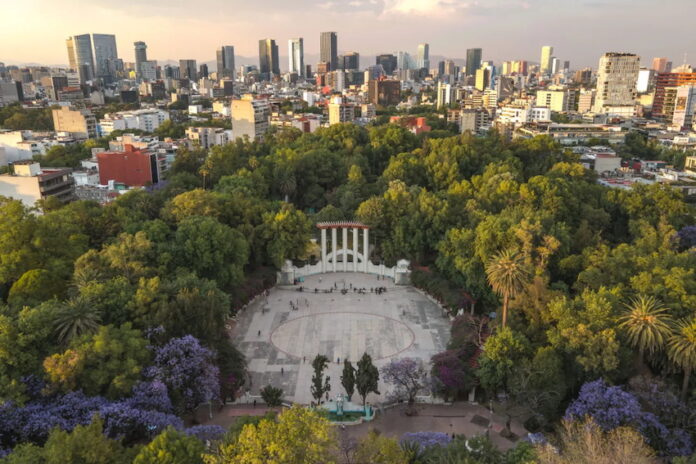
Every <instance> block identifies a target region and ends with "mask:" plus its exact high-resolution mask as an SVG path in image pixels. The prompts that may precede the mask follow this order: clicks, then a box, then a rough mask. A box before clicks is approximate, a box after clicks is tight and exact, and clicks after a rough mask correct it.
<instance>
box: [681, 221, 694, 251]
mask: <svg viewBox="0 0 696 464" xmlns="http://www.w3.org/2000/svg"><path fill="white" fill-rule="evenodd" d="M677 239H678V240H679V245H680V246H681V247H682V248H685V249H689V248H693V247H696V226H686V227H682V228H681V230H679V232H677Z"/></svg>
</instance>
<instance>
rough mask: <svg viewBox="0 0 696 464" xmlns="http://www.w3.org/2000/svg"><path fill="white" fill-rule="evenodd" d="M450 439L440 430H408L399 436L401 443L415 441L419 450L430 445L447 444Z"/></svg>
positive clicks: (423, 449)
mask: <svg viewBox="0 0 696 464" xmlns="http://www.w3.org/2000/svg"><path fill="white" fill-rule="evenodd" d="M451 441H452V438H451V437H450V436H449V435H447V434H446V433H442V432H409V433H405V434H403V435H402V437H401V443H406V442H411V443H416V444H417V445H418V446H419V447H420V451H421V452H422V451H425V449H426V448H430V447H432V446H447V445H449V443H450V442H451Z"/></svg>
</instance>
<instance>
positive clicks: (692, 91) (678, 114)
mask: <svg viewBox="0 0 696 464" xmlns="http://www.w3.org/2000/svg"><path fill="white" fill-rule="evenodd" d="M694 112H696V85H682V86H681V87H678V88H677V95H676V99H675V103H674V116H673V117H672V124H673V125H675V126H676V127H678V128H679V129H687V128H688V129H691V125H692V124H693V121H694Z"/></svg>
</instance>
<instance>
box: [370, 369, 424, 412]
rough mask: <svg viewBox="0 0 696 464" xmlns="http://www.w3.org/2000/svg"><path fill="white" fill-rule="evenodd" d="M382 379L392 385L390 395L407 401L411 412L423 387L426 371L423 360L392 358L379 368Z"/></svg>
mask: <svg viewBox="0 0 696 464" xmlns="http://www.w3.org/2000/svg"><path fill="white" fill-rule="evenodd" d="M381 374H382V379H384V381H385V382H386V383H388V384H391V385H393V386H394V389H393V390H392V391H391V393H390V394H391V396H392V397H393V398H395V399H397V400H400V401H403V400H406V401H407V402H408V407H409V411H411V412H413V411H414V408H413V405H414V404H415V402H416V395H418V393H419V392H420V391H422V390H423V389H425V387H426V385H427V381H428V373H427V372H426V370H425V367H424V366H423V362H422V361H420V360H416V359H413V358H401V359H394V360H392V361H391V362H389V364H387V365H386V366H384V367H383V368H382V369H381Z"/></svg>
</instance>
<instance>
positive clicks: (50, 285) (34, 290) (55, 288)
mask: <svg viewBox="0 0 696 464" xmlns="http://www.w3.org/2000/svg"><path fill="white" fill-rule="evenodd" d="M64 292H65V287H64V285H63V282H62V281H61V280H60V279H56V276H55V275H54V274H52V273H51V272H49V271H47V270H45V269H31V270H29V271H27V272H25V273H24V274H22V276H21V277H20V278H19V280H17V281H16V282H15V283H14V284H12V287H11V288H10V294H9V295H8V297H7V303H8V304H9V305H10V306H13V307H22V306H36V305H38V304H39V303H42V302H43V301H46V300H50V299H51V298H57V297H61V296H62V295H63V294H64Z"/></svg>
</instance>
